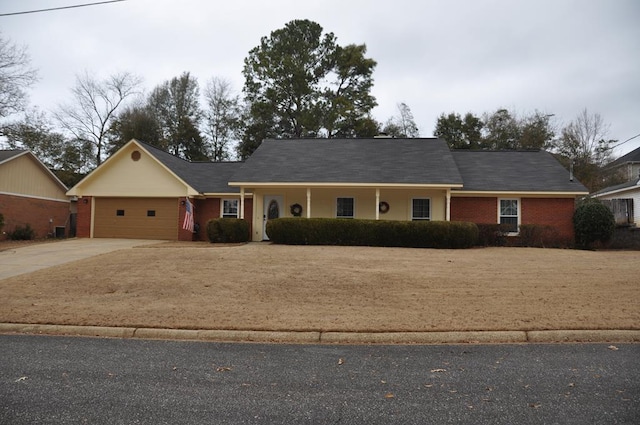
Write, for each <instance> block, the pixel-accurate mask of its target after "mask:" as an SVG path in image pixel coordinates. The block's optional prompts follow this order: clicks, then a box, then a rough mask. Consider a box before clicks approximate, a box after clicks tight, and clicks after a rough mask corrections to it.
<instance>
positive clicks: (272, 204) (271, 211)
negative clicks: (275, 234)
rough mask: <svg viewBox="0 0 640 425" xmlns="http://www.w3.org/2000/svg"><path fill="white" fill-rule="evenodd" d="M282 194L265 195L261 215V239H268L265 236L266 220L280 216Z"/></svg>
mask: <svg viewBox="0 0 640 425" xmlns="http://www.w3.org/2000/svg"><path fill="white" fill-rule="evenodd" d="M282 202H283V201H282V196H280V195H265V196H264V202H263V208H264V211H263V216H262V239H263V240H265V241H268V240H269V236H267V221H269V220H271V219H274V218H280V217H282Z"/></svg>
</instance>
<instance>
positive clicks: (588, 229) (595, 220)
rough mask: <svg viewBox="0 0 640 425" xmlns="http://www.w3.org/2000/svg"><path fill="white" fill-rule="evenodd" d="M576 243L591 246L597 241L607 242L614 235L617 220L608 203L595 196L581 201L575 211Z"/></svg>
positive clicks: (580, 245)
mask: <svg viewBox="0 0 640 425" xmlns="http://www.w3.org/2000/svg"><path fill="white" fill-rule="evenodd" d="M573 227H574V231H575V236H576V245H577V246H578V247H580V248H591V247H593V246H594V244H595V243H600V244H603V243H606V242H608V241H609V240H610V239H611V237H612V236H613V232H614V231H615V228H616V221H615V218H614V216H613V213H612V212H611V210H610V209H609V208H607V206H606V205H604V204H603V203H602V202H600V201H599V200H597V199H594V198H586V199H584V200H583V201H581V202H580V203H579V204H578V206H577V208H576V210H575V212H574V213H573Z"/></svg>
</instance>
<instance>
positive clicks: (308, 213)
mask: <svg viewBox="0 0 640 425" xmlns="http://www.w3.org/2000/svg"><path fill="white" fill-rule="evenodd" d="M307 218H311V188H310V187H308V188H307Z"/></svg>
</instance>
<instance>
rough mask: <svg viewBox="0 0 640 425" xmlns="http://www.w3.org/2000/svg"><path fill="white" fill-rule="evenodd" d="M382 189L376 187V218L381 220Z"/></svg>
mask: <svg viewBox="0 0 640 425" xmlns="http://www.w3.org/2000/svg"><path fill="white" fill-rule="evenodd" d="M379 205H380V189H379V188H377V187H376V220H380V207H379Z"/></svg>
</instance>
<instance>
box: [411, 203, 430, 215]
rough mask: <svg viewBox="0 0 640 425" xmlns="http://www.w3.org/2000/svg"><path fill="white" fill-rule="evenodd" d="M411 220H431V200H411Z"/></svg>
mask: <svg viewBox="0 0 640 425" xmlns="http://www.w3.org/2000/svg"><path fill="white" fill-rule="evenodd" d="M411 220H431V199H429V198H413V199H412V200H411Z"/></svg>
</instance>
